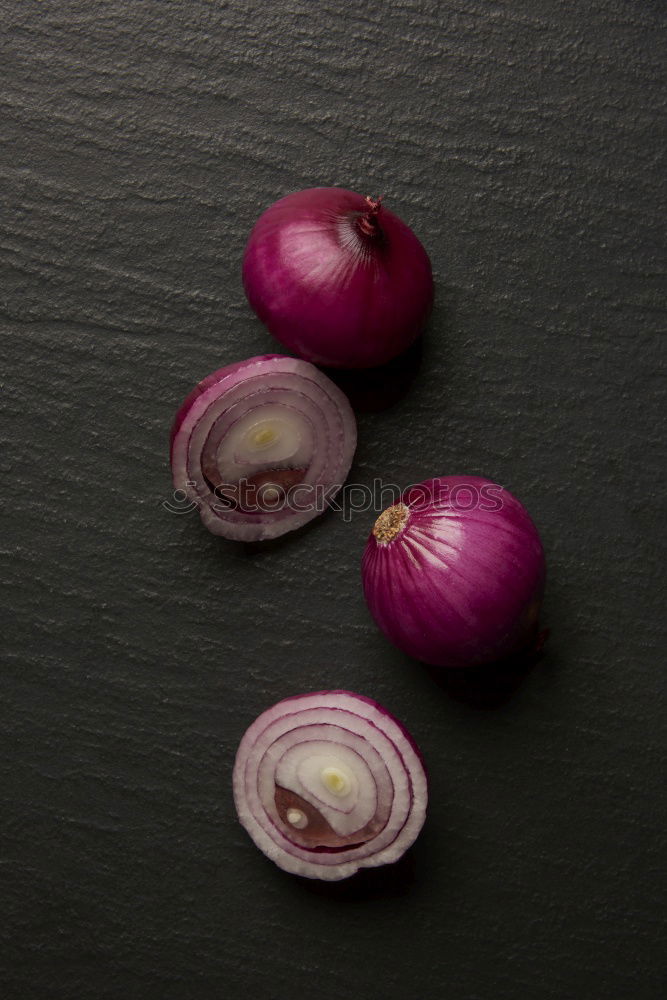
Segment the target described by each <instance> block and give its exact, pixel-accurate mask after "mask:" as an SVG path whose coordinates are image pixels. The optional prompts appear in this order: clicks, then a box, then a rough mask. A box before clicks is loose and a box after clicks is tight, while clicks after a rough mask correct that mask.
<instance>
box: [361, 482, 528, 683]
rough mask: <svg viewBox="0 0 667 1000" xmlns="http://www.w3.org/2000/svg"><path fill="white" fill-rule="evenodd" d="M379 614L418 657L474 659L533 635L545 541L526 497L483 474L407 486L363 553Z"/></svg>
mask: <svg viewBox="0 0 667 1000" xmlns="http://www.w3.org/2000/svg"><path fill="white" fill-rule="evenodd" d="M362 578H363V587H364V594H365V597H366V601H367V603H368V607H369V608H370V611H371V614H372V615H373V617H374V618H375V621H376V622H377V624H378V625H379V626H380V628H381V629H382V631H383V632H384V633H385V634H386V635H387V636H388V638H389V639H391V641H392V642H393V643H394V644H395V645H396V646H398V647H399V649H401V650H403V652H405V653H407V654H408V655H409V656H413V657H415V658H416V659H418V660H423V661H424V662H426V663H430V664H433V665H435V666H442V667H468V666H478V665H482V664H486V663H493V662H495V661H498V660H501V659H504V658H505V657H509V656H512V655H513V654H517V653H519V652H522V651H524V650H525V651H529V650H530V649H531V648H532V647H533V646H534V644H535V641H536V638H537V630H538V615H539V612H540V606H541V602H542V595H543V591H544V582H545V562H544V552H543V549H542V543H541V541H540V537H539V535H538V533H537V529H536V528H535V525H534V524H533V522H532V521H531V519H530V517H529V516H528V514H527V512H526V510H525V509H524V507H522V505H521V504H520V503H519V501H518V500H517V499H516V498H515V497H513V496H512V494H511V493H509V492H508V491H507V490H505V489H503V488H502V487H501V486H498V485H497V484H495V483H493V482H491V481H490V480H488V479H482V478H479V477H477V476H442V477H439V478H437V479H430V480H428V481H427V482H424V483H421V484H420V485H419V486H413V487H410V489H408V490H406V491H405V493H404V494H403V496H402V497H401V500H400V501H399V503H397V504H395V505H394V506H392V507H389V508H388V509H387V510H385V511H384V513H383V514H381V515H380V517H379V518H378V519H377V521H376V522H375V526H374V528H373V530H372V532H371V535H370V537H369V539H368V542H367V545H366V549H365V551H364V556H363V561H362Z"/></svg>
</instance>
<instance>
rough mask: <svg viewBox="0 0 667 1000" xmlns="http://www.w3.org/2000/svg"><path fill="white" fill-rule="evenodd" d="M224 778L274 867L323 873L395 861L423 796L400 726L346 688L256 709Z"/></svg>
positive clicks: (417, 763)
mask: <svg viewBox="0 0 667 1000" xmlns="http://www.w3.org/2000/svg"><path fill="white" fill-rule="evenodd" d="M233 786H234V802H235V804H236V811H237V813H238V817H239V820H240V822H241V824H242V825H243V826H244V827H245V829H246V830H247V832H248V833H249V834H250V836H251V838H252V839H253V841H254V842H255V844H256V846H257V847H258V848H259V849H260V851H263V853H264V854H265V855H266V856H267V857H268V858H270V859H271V860H272V861H274V862H275V863H276V864H277V865H278V866H279V867H280V868H282V869H284V871H287V872H291V873H292V874H294V875H302V876H304V877H306V878H313V879H324V880H327V881H338V880H340V879H344V878H348V877H349V876H350V875H354V873H355V872H356V871H358V870H359V869H360V868H375V867H377V866H378V865H384V864H388V863H391V862H394V861H398V859H399V858H400V857H401V855H402V854H404V852H405V851H406V850H407V849H408V847H410V845H411V844H412V843H413V842H414V840H415V838H416V837H417V835H418V833H419V831H420V830H421V828H422V825H423V823H424V819H425V816H426V804H427V798H428V793H427V782H426V773H425V771H424V766H423V763H422V758H421V755H420V753H419V750H418V749H417V746H416V744H415V742H414V740H413V739H412V737H411V736H410V734H409V733H408V732H407V730H406V729H405V728H404V727H403V726H402V725H401V723H400V722H398V720H397V719H395V718H394V717H393V715H390V714H389V712H387V711H386V709H384V708H382V706H381V705H378V703H377V702H375V701H372V700H371V699H370V698H365V697H363V696H362V695H358V694H352V693H351V692H350V691H317V692H315V693H313V694H303V695H297V696H296V697H293V698H286V699H285V700H284V701H281V702H278V704H277V705H274V706H273V707H272V708H269V709H267V711H265V712H263V713H262V714H261V715H260V716H259V718H257V719H256V720H255V721H254V722H253V724H252V725H251V726H250V728H249V729H248V730H247V732H246V733H245V735H244V737H243V739H242V740H241V743H240V746H239V749H238V752H237V754H236V762H235V764H234V775H233Z"/></svg>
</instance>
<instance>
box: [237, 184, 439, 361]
mask: <svg viewBox="0 0 667 1000" xmlns="http://www.w3.org/2000/svg"><path fill="white" fill-rule="evenodd" d="M243 285H244V287H245V291H246V295H247V296H248V301H249V302H250V305H251V306H252V308H253V309H254V310H255V312H256V313H257V315H258V316H259V318H260V319H261V320H262V322H263V323H265V324H266V326H267V327H268V328H269V330H270V331H271V333H272V334H273V335H274V336H275V337H277V338H278V340H279V341H280V342H281V343H283V344H284V345H285V347H288V348H289V349H290V350H292V351H294V352H295V353H296V354H298V355H299V357H301V358H305V359H306V360H307V361H314V362H315V363H316V364H320V365H331V366H333V367H338V368H368V367H371V366H374V365H381V364H384V363H385V362H386V361H389V360H390V358H393V357H395V356H396V355H397V354H400V353H401V351H404V350H405V349H406V348H407V347H409V345H410V344H411V343H412V342H413V341H414V340H415V338H416V337H417V336H418V334H419V333H420V332H421V331H422V329H423V327H424V325H425V323H426V320H427V318H428V314H429V312H430V309H431V304H432V301H433V278H432V275H431V264H430V261H429V258H428V255H427V254H426V251H425V250H424V248H423V246H422V245H421V243H420V242H419V240H418V239H417V237H416V236H415V234H414V233H413V232H412V230H411V229H410V228H409V227H408V226H407V225H406V224H405V223H404V222H402V221H401V219H399V218H398V216H397V215H394V214H393V212H390V211H389V210H388V209H387V208H385V206H384V205H383V204H381V199H378V200H377V201H373V200H372V199H371V198H363V197H362V196H361V195H359V194H355V193H354V192H353V191H346V190H345V189H344V188H335V187H332V188H309V189H308V190H305V191H299V192H298V193H296V194H290V195H287V197H285V198H281V199H280V201H277V202H275V204H273V205H271V207H270V208H268V209H267V210H266V211H265V212H264V214H263V215H261V216H260V218H259V220H258V221H257V223H256V224H255V227H254V229H253V230H252V233H251V234H250V239H249V240H248V245H247V246H246V250H245V255H244V258H243Z"/></svg>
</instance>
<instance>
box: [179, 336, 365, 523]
mask: <svg viewBox="0 0 667 1000" xmlns="http://www.w3.org/2000/svg"><path fill="white" fill-rule="evenodd" d="M356 441H357V431H356V422H355V419H354V414H353V413H352V409H351V407H350V404H349V403H348V401H347V398H346V396H345V395H344V394H343V393H342V392H341V391H340V389H339V388H338V387H337V386H336V385H334V383H333V382H332V381H331V380H330V379H328V378H327V377H326V375H323V374H322V372H320V371H318V370H317V368H315V367H314V366H313V365H311V364H309V363H308V362H307V361H300V360H298V359H296V358H288V357H283V356H282V355H278V354H266V355H263V356H261V357H257V358H251V359H250V360H249V361H241V362H239V363H238V364H234V365H229V366H228V367H227V368H220V369H219V370H218V371H216V372H213V374H212V375H209V376H208V377H207V378H205V379H204V380H203V381H202V382H200V383H199V385H198V386H197V387H196V388H195V389H194V390H193V391H192V392H191V393H190V395H189V396H188V397H187V399H186V400H185V402H184V403H183V405H182V406H181V408H180V409H179V411H178V413H177V415H176V419H175V421H174V425H173V427H172V431H171V467H172V473H173V477H174V486H175V487H176V489H177V490H181V491H182V492H183V494H184V496H185V497H187V498H189V499H190V500H192V501H193V502H194V503H196V504H197V505H198V507H199V511H200V514H201V518H202V521H203V522H204V524H205V525H206V527H207V528H208V529H209V531H212V532H213V533H214V534H216V535H224V537H225V538H235V539H239V540H241V541H257V540H260V539H267V538H275V537H277V536H278V535H283V534H284V533H285V532H287V531H292V530H293V529H294V528H298V527H300V526H301V525H302V524H306V523H307V522H308V521H310V520H312V519H313V518H314V517H317V515H318V514H321V513H322V512H323V511H324V510H326V509H327V503H328V501H329V500H330V499H331V498H332V497H333V496H335V494H336V493H337V492H338V490H339V489H340V488H341V486H342V485H343V483H344V482H345V478H346V477H347V474H348V472H349V469H350V465H351V463H352V457H353V455H354V449H355V447H356Z"/></svg>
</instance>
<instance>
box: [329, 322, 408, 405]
mask: <svg viewBox="0 0 667 1000" xmlns="http://www.w3.org/2000/svg"><path fill="white" fill-rule="evenodd" d="M423 352H424V344H423V335H422V336H421V337H419V338H418V339H417V340H416V341H415V343H414V344H412V346H411V347H408V349H407V350H406V351H404V352H403V353H402V354H399V356H398V357H397V358H393V359H392V360H391V361H388V362H387V363H386V364H384V365H379V366H378V367H377V368H324V369H323V371H324V373H325V374H326V375H327V377H328V378H330V379H331V381H332V382H335V384H336V385H337V386H338V388H339V389H341V390H342V391H343V392H344V393H345V395H346V396H347V398H348V399H349V401H350V404H351V405H352V407H353V409H355V410H357V411H359V412H360V413H381V412H382V411H383V410H387V409H389V407H390V406H393V405H394V404H395V403H398V402H399V400H401V399H403V397H404V396H405V395H407V393H408V390H409V389H410V386H411V385H412V382H413V381H414V379H415V378H416V376H417V374H418V372H419V369H420V367H421V362H422V357H423Z"/></svg>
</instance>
